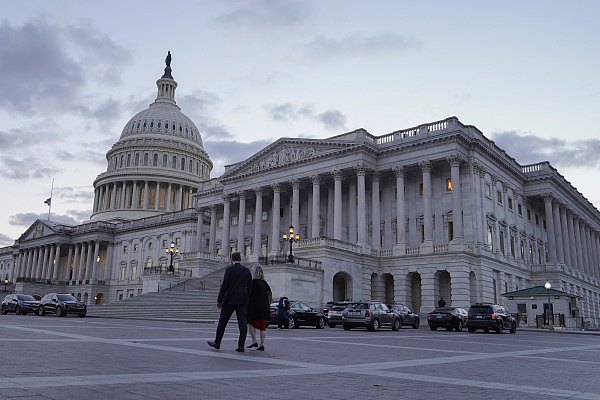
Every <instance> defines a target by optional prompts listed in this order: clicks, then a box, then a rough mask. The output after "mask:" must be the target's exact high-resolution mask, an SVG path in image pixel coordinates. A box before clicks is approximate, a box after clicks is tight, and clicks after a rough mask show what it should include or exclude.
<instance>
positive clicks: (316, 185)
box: [199, 156, 463, 255]
mask: <svg viewBox="0 0 600 400" xmlns="http://www.w3.org/2000/svg"><path fill="white" fill-rule="evenodd" d="M447 161H448V162H449V163H450V166H451V179H452V188H453V190H452V206H453V229H454V240H462V238H463V222H462V197H461V193H460V192H461V190H460V189H461V176H460V169H459V168H460V163H461V162H462V160H461V159H460V158H459V157H457V156H453V157H448V159H447ZM419 166H420V167H421V170H422V172H423V208H424V217H423V223H424V237H425V243H426V244H429V245H431V244H433V238H434V236H433V209H432V198H433V190H432V185H431V169H432V163H431V162H430V161H424V162H422V163H420V164H419ZM354 170H355V172H356V180H355V181H353V182H352V181H351V182H349V190H348V198H349V201H348V219H349V220H348V221H347V222H348V233H349V237H350V241H352V238H357V244H359V245H368V244H370V245H372V246H373V247H375V248H378V247H380V246H381V243H380V237H381V228H380V222H379V221H380V219H381V210H380V200H379V192H380V186H379V183H380V176H381V175H380V173H379V172H378V171H369V170H368V168H367V167H366V166H365V165H358V166H356V167H354ZM369 172H370V177H371V185H372V186H371V194H372V201H371V203H372V210H371V214H372V221H373V224H372V234H371V237H372V240H371V243H369V240H368V225H369V224H368V221H367V199H366V194H367V187H366V176H367V174H368V173H369ZM394 173H395V175H396V187H397V191H398V193H397V196H398V201H396V207H397V208H396V215H397V221H398V227H397V228H398V229H397V236H396V242H397V244H404V245H406V242H407V238H406V228H405V221H406V211H405V201H404V174H405V167H404V166H398V167H396V168H394ZM331 174H332V177H333V180H334V184H333V187H332V188H331V189H330V191H329V198H331V197H332V198H333V201H332V202H331V201H329V202H328V214H329V213H331V214H332V219H333V221H332V226H333V230H332V234H333V235H332V236H333V238H334V239H336V240H340V241H341V240H344V238H345V235H344V223H343V211H344V209H343V206H342V204H343V203H342V180H343V177H344V175H343V173H342V171H340V170H334V171H332V172H331ZM321 178H322V175H319V174H316V175H312V176H310V180H311V183H312V190H310V192H311V194H309V205H311V206H312V207H311V219H310V231H309V232H308V235H309V236H310V238H318V237H320V236H321V232H320V228H321V226H320V221H321V215H320V214H321ZM291 184H292V198H291V206H292V225H293V226H294V227H296V229H298V228H299V204H300V198H299V193H300V181H299V180H297V179H296V180H293V181H291ZM272 190H273V202H272V204H273V207H272V214H273V215H272V218H271V221H272V226H271V229H270V230H271V237H272V238H273V239H274V240H271V243H270V249H269V253H270V254H276V253H278V252H279V248H278V246H279V239H278V238H279V235H280V228H281V227H280V218H279V209H280V206H281V184H279V183H276V184H273V185H272ZM253 191H254V196H255V208H254V214H255V216H254V238H255V240H254V241H253V249H252V253H253V254H256V255H259V254H260V251H261V248H260V246H261V241H260V238H261V235H262V231H261V229H262V224H261V221H262V201H263V193H264V189H263V188H256V189H254V190H253ZM236 195H237V197H238V198H239V209H238V213H239V215H238V232H237V234H238V235H237V243H238V249H242V248H243V247H242V246H243V243H244V235H245V231H244V229H243V226H244V222H245V216H246V197H247V192H246V191H242V192H238V193H237V194H236ZM232 197H233V195H232V194H225V195H223V196H222V201H223V203H222V204H223V206H222V207H223V230H222V240H221V243H222V247H223V249H227V250H229V248H228V244H229V243H230V240H231V234H230V231H231V227H230V220H231V199H232ZM355 198H356V199H357V202H355V201H353V199H355ZM209 208H210V231H209V245H208V249H205V248H204V243H203V242H202V241H200V244H199V248H200V251H207V252H209V253H214V252H215V251H216V241H217V215H218V211H220V206H219V205H217V204H213V205H211V206H210V207H209ZM204 210H206V208H201V213H200V214H201V215H202V214H203V211H204ZM200 218H201V217H200ZM328 222H329V218H328ZM328 227H329V224H328ZM329 228H330V229H331V227H329ZM329 232H331V230H330V231H329ZM329 236H330V237H331V235H329ZM224 252H225V251H224Z"/></svg>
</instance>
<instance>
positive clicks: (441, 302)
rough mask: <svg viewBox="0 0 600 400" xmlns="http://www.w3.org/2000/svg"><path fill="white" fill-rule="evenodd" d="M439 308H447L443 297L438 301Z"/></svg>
mask: <svg viewBox="0 0 600 400" xmlns="http://www.w3.org/2000/svg"><path fill="white" fill-rule="evenodd" d="M438 307H440V308H441V307H446V301H445V300H444V298H443V297H440V299H439V300H438Z"/></svg>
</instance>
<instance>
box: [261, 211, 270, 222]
mask: <svg viewBox="0 0 600 400" xmlns="http://www.w3.org/2000/svg"><path fill="white" fill-rule="evenodd" d="M261 217H262V220H263V221H268V220H269V214H268V213H267V212H266V211H263V212H262V214H261Z"/></svg>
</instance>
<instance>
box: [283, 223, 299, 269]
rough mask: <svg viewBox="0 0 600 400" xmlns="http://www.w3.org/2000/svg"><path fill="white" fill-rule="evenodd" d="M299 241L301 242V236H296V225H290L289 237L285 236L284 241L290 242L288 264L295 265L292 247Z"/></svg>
mask: <svg viewBox="0 0 600 400" xmlns="http://www.w3.org/2000/svg"><path fill="white" fill-rule="evenodd" d="M298 240H300V236H299V235H298V234H296V236H294V225H290V234H289V236H288V235H287V234H285V233H284V234H283V241H284V242H290V254H289V255H288V262H290V263H292V264H293V263H294V254H293V253H292V245H293V243H294V242H297V241H298Z"/></svg>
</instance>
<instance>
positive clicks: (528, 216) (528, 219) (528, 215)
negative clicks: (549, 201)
mask: <svg viewBox="0 0 600 400" xmlns="http://www.w3.org/2000/svg"><path fill="white" fill-rule="evenodd" d="M527 221H530V222H531V210H530V209H529V208H528V209H527Z"/></svg>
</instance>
